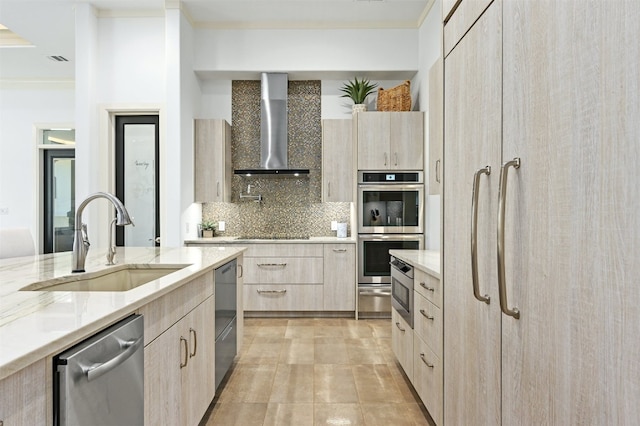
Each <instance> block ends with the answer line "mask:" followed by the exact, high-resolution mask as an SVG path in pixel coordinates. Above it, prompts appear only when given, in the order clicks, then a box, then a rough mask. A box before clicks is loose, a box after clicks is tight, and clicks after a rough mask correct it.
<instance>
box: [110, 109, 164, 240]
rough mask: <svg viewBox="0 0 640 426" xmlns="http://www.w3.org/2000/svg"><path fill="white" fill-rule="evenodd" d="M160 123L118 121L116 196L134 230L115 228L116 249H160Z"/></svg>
mask: <svg viewBox="0 0 640 426" xmlns="http://www.w3.org/2000/svg"><path fill="white" fill-rule="evenodd" d="M159 139H160V138H159V120H158V116H157V115H138V116H117V117H116V196H117V197H118V198H119V199H120V200H121V201H122V202H123V203H124V205H125V207H126V208H127V211H128V212H129V215H130V216H131V217H132V219H133V222H134V224H135V226H117V227H116V245H118V246H138V247H145V246H146V247H149V246H151V247H153V246H159V245H160V213H159V205H160V196H159V182H160V180H159V173H158V171H159V169H158V168H159V161H158V160H159Z"/></svg>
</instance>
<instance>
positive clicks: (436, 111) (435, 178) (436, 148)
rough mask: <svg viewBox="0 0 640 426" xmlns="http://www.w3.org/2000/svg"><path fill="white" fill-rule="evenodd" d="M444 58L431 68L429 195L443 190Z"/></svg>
mask: <svg viewBox="0 0 640 426" xmlns="http://www.w3.org/2000/svg"><path fill="white" fill-rule="evenodd" d="M443 87H444V84H443V80H442V59H438V60H437V61H436V62H435V64H433V66H432V67H431V69H430V70H429V167H428V168H429V195H437V194H440V192H441V185H442V134H443V125H444V122H443V119H444V114H443V113H442V110H443V108H444V99H443Z"/></svg>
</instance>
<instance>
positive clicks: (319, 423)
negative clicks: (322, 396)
mask: <svg viewBox="0 0 640 426" xmlns="http://www.w3.org/2000/svg"><path fill="white" fill-rule="evenodd" d="M313 417H314V425H315V426H323V425H328V426H334V425H350V426H351V425H356V426H357V425H364V424H365V423H364V419H363V417H362V411H361V410H360V404H318V403H316V404H314V413H313Z"/></svg>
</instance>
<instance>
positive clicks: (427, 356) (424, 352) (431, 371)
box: [412, 335, 444, 425]
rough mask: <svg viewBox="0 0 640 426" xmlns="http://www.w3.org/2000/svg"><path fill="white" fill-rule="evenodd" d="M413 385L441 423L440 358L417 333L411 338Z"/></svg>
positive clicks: (432, 414) (441, 381)
mask: <svg viewBox="0 0 640 426" xmlns="http://www.w3.org/2000/svg"><path fill="white" fill-rule="evenodd" d="M412 383H413V387H414V388H415V390H416V392H417V393H418V396H419V397H420V399H421V400H422V403H423V404H424V406H425V407H426V408H427V411H429V414H431V418H433V421H434V422H436V424H437V425H441V424H442V406H443V405H442V404H443V399H442V397H443V390H444V383H443V368H442V359H441V358H440V357H438V356H436V354H435V353H434V352H433V351H432V350H431V349H430V348H429V346H428V345H427V344H426V343H425V342H424V341H423V340H422V339H421V338H420V337H418V336H417V335H416V336H414V339H413V380H412Z"/></svg>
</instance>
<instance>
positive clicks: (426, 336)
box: [413, 292, 442, 358]
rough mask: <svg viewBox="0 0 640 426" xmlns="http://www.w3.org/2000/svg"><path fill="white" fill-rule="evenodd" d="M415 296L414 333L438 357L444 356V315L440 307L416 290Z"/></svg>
mask: <svg viewBox="0 0 640 426" xmlns="http://www.w3.org/2000/svg"><path fill="white" fill-rule="evenodd" d="M414 296H415V297H414V298H413V304H414V324H413V329H414V333H415V335H416V336H418V337H420V338H421V339H422V340H424V341H425V342H426V343H427V345H429V347H430V348H431V350H432V351H433V352H435V354H436V355H438V357H440V358H442V315H441V313H440V308H438V307H437V306H436V305H434V304H433V303H431V302H429V301H428V300H427V299H426V298H424V297H423V296H422V295H421V294H420V293H417V292H416V293H415V295H414Z"/></svg>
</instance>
